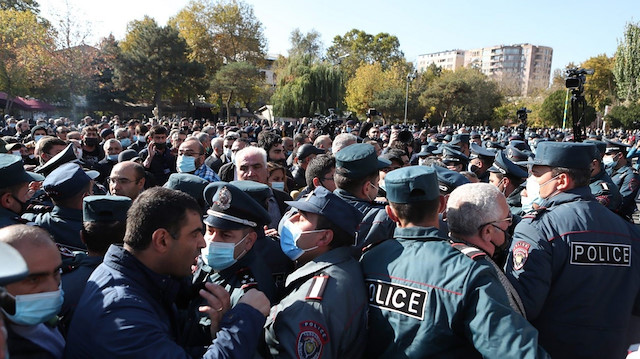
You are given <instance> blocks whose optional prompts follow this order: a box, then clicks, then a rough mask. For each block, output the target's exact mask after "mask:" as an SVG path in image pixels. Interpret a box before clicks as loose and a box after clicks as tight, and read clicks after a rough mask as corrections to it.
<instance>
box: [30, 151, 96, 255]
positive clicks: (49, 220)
mask: <svg viewBox="0 0 640 359" xmlns="http://www.w3.org/2000/svg"><path fill="white" fill-rule="evenodd" d="M42 188H43V189H44V191H45V192H46V193H47V195H48V196H49V197H51V200H52V201H53V204H54V207H53V210H52V211H51V212H46V213H40V214H35V213H26V214H24V215H23V216H22V218H23V219H26V220H28V221H31V222H34V223H35V224H36V225H37V226H40V227H42V228H44V229H46V230H47V231H49V233H51V236H52V237H53V239H54V240H55V241H56V243H58V244H60V245H62V246H64V247H66V248H68V249H71V250H85V249H86V246H85V244H84V243H82V240H80V230H82V199H83V198H84V197H86V196H88V195H91V194H92V179H91V177H89V176H88V175H87V174H86V173H85V172H84V171H83V170H82V168H81V167H80V166H79V165H78V164H75V163H65V164H63V165H61V166H60V167H58V168H56V169H55V170H53V172H51V173H50V174H49V175H48V176H47V178H45V180H44V182H42Z"/></svg>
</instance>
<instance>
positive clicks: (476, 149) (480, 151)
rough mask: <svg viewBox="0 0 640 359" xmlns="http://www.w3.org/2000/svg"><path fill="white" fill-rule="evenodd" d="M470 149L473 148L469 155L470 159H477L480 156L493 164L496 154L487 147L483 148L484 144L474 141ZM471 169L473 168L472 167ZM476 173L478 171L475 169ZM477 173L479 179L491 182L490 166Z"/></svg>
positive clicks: (483, 181) (483, 160) (484, 160)
mask: <svg viewBox="0 0 640 359" xmlns="http://www.w3.org/2000/svg"><path fill="white" fill-rule="evenodd" d="M470 150H471V155H470V156H469V159H470V160H472V159H475V158H479V159H480V160H481V161H482V162H483V163H485V162H486V163H488V164H489V166H490V165H491V164H493V161H494V156H495V154H494V153H493V152H491V151H489V150H487V149H485V148H482V146H479V145H478V144H477V143H475V142H474V143H472V144H471V146H470ZM470 170H471V169H470ZM473 172H474V173H476V172H475V171H473ZM476 175H477V176H478V181H480V182H482V183H489V171H488V168H487V169H486V170H485V171H484V172H482V173H480V174H478V173H476Z"/></svg>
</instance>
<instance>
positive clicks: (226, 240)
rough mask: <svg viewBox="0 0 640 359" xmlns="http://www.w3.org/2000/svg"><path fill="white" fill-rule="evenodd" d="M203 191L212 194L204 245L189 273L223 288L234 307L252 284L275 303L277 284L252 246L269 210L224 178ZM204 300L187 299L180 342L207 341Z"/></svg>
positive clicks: (196, 285) (201, 281) (196, 281)
mask: <svg viewBox="0 0 640 359" xmlns="http://www.w3.org/2000/svg"><path fill="white" fill-rule="evenodd" d="M204 195H206V196H207V197H209V198H211V199H210V200H209V202H210V203H211V208H209V209H208V210H207V217H206V218H205V219H204V223H205V225H206V229H205V234H204V239H205V242H206V247H204V248H202V250H201V255H200V257H199V259H198V265H197V268H196V270H195V272H194V274H193V280H192V283H193V284H194V288H197V289H199V288H203V287H204V283H207V282H211V283H215V284H218V285H220V286H222V287H224V289H225V290H226V291H227V292H229V295H230V296H231V302H230V304H231V307H232V308H233V307H234V306H235V305H236V304H237V303H238V302H239V301H240V298H241V297H242V296H243V295H244V293H245V292H246V291H248V290H250V289H252V288H255V289H258V290H260V291H262V292H263V293H264V294H265V295H266V296H267V298H268V299H269V301H271V302H273V300H274V296H275V286H274V284H273V279H272V277H271V270H270V269H269V267H268V266H267V265H266V263H265V262H264V261H263V259H262V258H261V256H259V255H257V254H256V251H255V250H254V245H255V243H256V241H257V240H258V232H259V231H262V227H263V226H264V225H266V224H267V223H269V220H270V217H269V213H268V212H267V211H266V210H265V209H264V208H262V207H261V206H260V205H259V204H258V203H257V202H256V201H255V200H253V199H252V198H251V197H250V196H248V195H247V194H246V193H244V192H243V191H241V190H240V189H238V188H237V187H235V186H233V185H231V184H229V183H226V182H220V181H219V182H214V183H210V184H209V185H208V186H207V188H205V190H204ZM202 305H204V300H203V299H202V298H200V297H196V299H195V300H193V301H192V302H191V303H190V304H189V313H188V315H189V318H188V322H187V324H186V326H185V332H184V335H183V336H184V337H185V338H186V340H187V341H186V343H185V344H184V346H187V347H193V346H197V345H202V346H206V345H207V343H211V339H212V338H211V335H210V333H211V330H210V325H211V320H210V319H209V318H208V317H207V316H206V315H204V314H202V313H200V312H199V310H198V308H199V307H200V306H202Z"/></svg>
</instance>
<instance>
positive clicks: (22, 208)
mask: <svg viewBox="0 0 640 359" xmlns="http://www.w3.org/2000/svg"><path fill="white" fill-rule="evenodd" d="M11 197H13V199H14V200H15V201H16V202H18V203H20V212H19V213H18V214H23V213H24V212H26V211H27V207H29V204H28V203H27V202H22V201H21V200H19V199H18V198H17V197H16V196H14V195H11Z"/></svg>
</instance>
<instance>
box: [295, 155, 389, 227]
mask: <svg viewBox="0 0 640 359" xmlns="http://www.w3.org/2000/svg"><path fill="white" fill-rule="evenodd" d="M351 146H355V145H351ZM351 146H349V147H351ZM349 147H347V148H349ZM342 151H344V150H341V151H340V152H342ZM340 152H338V153H340ZM396 171H397V170H396ZM391 173H392V172H389V174H391ZM285 203H286V204H288V205H290V206H291V207H293V208H297V209H298V210H300V211H303V212H309V213H315V214H317V215H320V216H323V217H325V218H326V219H328V220H329V221H330V222H331V223H333V224H334V225H336V226H337V227H339V228H340V229H342V230H343V231H345V232H346V233H348V234H350V235H353V236H355V233H356V230H357V228H358V226H359V225H360V222H361V221H362V217H363V214H362V212H360V211H359V210H357V209H356V208H355V207H354V206H352V205H350V204H349V203H347V202H346V201H344V200H343V199H342V198H340V197H338V196H336V195H335V194H333V193H331V192H330V191H329V190H327V189H326V188H324V187H316V189H315V190H313V192H311V193H310V194H309V195H308V196H307V197H305V198H304V199H303V200H300V201H286V202H285Z"/></svg>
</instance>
